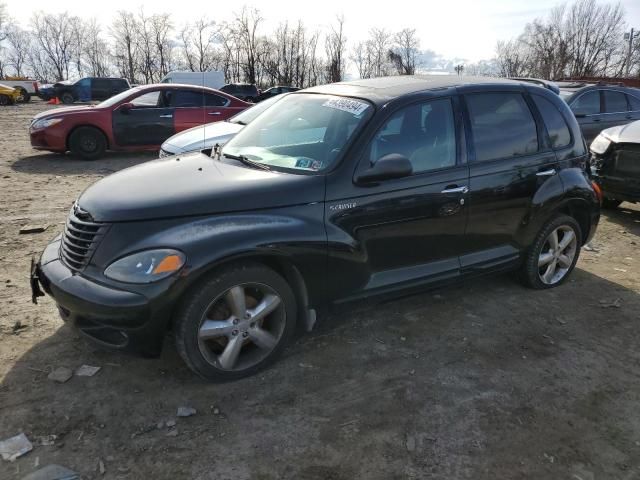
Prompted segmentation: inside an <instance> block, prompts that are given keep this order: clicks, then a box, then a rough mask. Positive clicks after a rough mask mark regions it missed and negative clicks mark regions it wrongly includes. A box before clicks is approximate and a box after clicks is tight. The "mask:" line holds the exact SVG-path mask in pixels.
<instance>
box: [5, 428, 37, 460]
mask: <svg viewBox="0 0 640 480" xmlns="http://www.w3.org/2000/svg"><path fill="white" fill-rule="evenodd" d="M31 450H33V445H31V442H30V441H29V439H28V438H27V436H26V435H25V434H24V433H20V434H19V435H16V436H15V437H11V438H7V439H6V440H2V441H0V455H2V459H3V460H7V461H9V462H13V461H14V460H15V459H16V458H18V457H21V456H22V455H24V454H25V453H28V452H30V451H31Z"/></svg>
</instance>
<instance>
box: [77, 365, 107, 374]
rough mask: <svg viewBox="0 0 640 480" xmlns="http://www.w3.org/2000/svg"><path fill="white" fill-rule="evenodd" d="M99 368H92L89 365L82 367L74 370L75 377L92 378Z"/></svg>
mask: <svg viewBox="0 0 640 480" xmlns="http://www.w3.org/2000/svg"><path fill="white" fill-rule="evenodd" d="M100 368H101V367H92V366H91V365H82V366H81V367H78V368H77V369H76V373H75V375H76V377H93V376H94V375H95V374H96V373H98V372H99V371H100Z"/></svg>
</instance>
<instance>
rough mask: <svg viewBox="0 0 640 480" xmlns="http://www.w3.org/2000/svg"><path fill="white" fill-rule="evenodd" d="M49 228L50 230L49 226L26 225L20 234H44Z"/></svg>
mask: <svg viewBox="0 0 640 480" xmlns="http://www.w3.org/2000/svg"><path fill="white" fill-rule="evenodd" d="M47 228H49V225H46V224H45V225H25V226H24V227H22V228H20V234H21V235H24V234H25V233H42V232H44V231H45V230H46V229H47Z"/></svg>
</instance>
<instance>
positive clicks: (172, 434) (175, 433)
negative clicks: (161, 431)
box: [167, 428, 178, 437]
mask: <svg viewBox="0 0 640 480" xmlns="http://www.w3.org/2000/svg"><path fill="white" fill-rule="evenodd" d="M177 436H178V429H177V428H174V429H173V430H170V431H168V432H167V437H177Z"/></svg>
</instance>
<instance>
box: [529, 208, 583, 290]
mask: <svg viewBox="0 0 640 480" xmlns="http://www.w3.org/2000/svg"><path fill="white" fill-rule="evenodd" d="M553 232H556V239H557V240H556V242H557V244H558V247H559V250H558V249H555V250H554V249H553V247H552V243H551V242H550V239H552V237H551V235H552V233H553ZM570 233H572V234H573V239H572V240H571V239H570ZM565 235H569V236H567V237H565ZM565 238H566V239H567V240H565ZM565 241H566V242H567V246H566V247H564V248H562V245H563V243H564V242H565ZM581 245H582V231H581V230H580V225H578V222H576V221H575V219H573V218H572V217H569V216H567V215H559V216H557V217H555V218H553V219H551V220H550V221H549V222H548V223H547V224H546V225H545V226H544V227H543V228H542V230H540V232H539V233H538V235H537V236H536V239H535V241H534V242H533V245H531V247H530V248H529V250H528V251H527V254H526V257H525V261H524V264H523V265H522V270H521V278H522V281H523V283H524V284H525V285H526V286H528V287H530V288H535V289H540V290H541V289H546V288H553V287H557V286H558V285H560V284H562V283H563V282H564V281H565V280H566V279H567V278H568V277H569V275H570V274H571V272H572V271H573V269H574V267H575V266H576V262H577V261H578V257H579V256H580V247H581ZM542 262H546V263H542ZM552 266H553V270H551V268H552Z"/></svg>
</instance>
